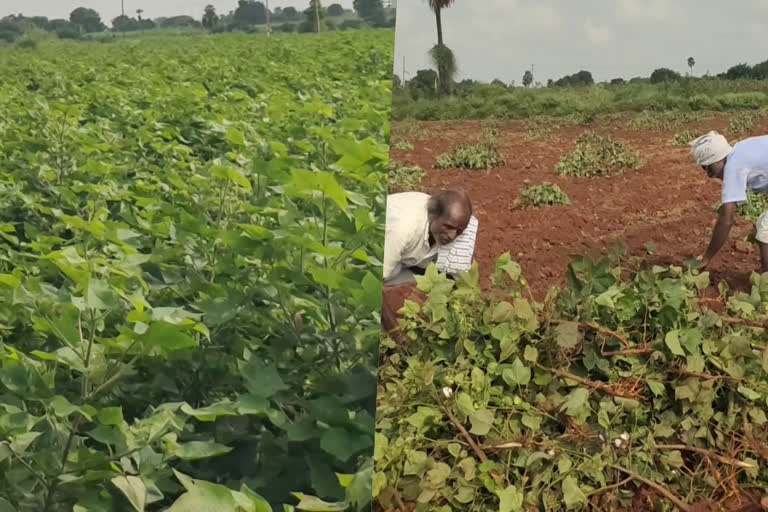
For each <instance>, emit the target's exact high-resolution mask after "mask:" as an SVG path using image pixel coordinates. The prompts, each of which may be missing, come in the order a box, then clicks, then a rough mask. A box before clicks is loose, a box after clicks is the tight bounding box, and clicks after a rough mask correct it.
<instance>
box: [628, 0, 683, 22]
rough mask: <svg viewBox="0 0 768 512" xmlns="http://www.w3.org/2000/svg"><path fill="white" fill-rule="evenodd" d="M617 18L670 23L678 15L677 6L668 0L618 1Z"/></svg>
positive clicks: (678, 9)
mask: <svg viewBox="0 0 768 512" xmlns="http://www.w3.org/2000/svg"><path fill="white" fill-rule="evenodd" d="M616 9H617V11H618V16H619V17H620V18H623V19H624V20H625V21H631V22H637V21H654V22H665V21H672V20H674V19H675V18H677V17H678V15H679V14H680V8H679V6H678V5H675V4H673V3H672V2H670V1H668V0H618V2H617V3H616Z"/></svg>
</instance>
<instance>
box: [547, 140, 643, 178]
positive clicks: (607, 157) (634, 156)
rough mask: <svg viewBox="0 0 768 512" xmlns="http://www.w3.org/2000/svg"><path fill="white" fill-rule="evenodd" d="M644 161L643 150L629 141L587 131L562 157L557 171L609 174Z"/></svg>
mask: <svg viewBox="0 0 768 512" xmlns="http://www.w3.org/2000/svg"><path fill="white" fill-rule="evenodd" d="M642 164H643V159H642V157H641V156H640V153H638V152H637V150H635V149H634V148H633V147H632V146H631V145H630V144H628V143H626V142H624V141H617V140H613V139H611V138H610V137H604V136H602V135H598V134H597V133H594V132H591V131H588V132H584V133H582V134H581V135H579V137H578V138H577V139H576V149H574V150H573V151H572V152H570V153H569V154H567V155H565V156H564V157H563V158H561V159H560V161H559V162H558V163H557V166H556V167H555V172H556V173H557V174H560V175H563V176H579V177H598V176H610V175H613V174H619V173H621V172H623V171H625V170H629V169H638V168H639V167H640V166H642Z"/></svg>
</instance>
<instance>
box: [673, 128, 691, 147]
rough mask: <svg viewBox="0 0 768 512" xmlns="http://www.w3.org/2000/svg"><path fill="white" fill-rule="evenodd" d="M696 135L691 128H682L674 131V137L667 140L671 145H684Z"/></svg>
mask: <svg viewBox="0 0 768 512" xmlns="http://www.w3.org/2000/svg"><path fill="white" fill-rule="evenodd" d="M696 137H697V135H696V134H695V133H694V132H692V131H691V130H684V131H682V132H679V133H676V134H675V135H674V137H672V138H671V139H670V140H669V144H670V145H671V146H686V145H688V144H690V143H691V142H693V140H694V139H695V138H696Z"/></svg>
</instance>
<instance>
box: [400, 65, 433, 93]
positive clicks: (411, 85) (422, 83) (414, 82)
mask: <svg viewBox="0 0 768 512" xmlns="http://www.w3.org/2000/svg"><path fill="white" fill-rule="evenodd" d="M437 81H438V76H437V72H436V71H435V70H434V69H420V70H418V71H417V72H416V76H414V77H413V78H412V79H410V80H409V81H408V84H407V85H408V90H409V91H410V93H411V95H412V96H413V97H414V98H420V97H432V96H435V94H437Z"/></svg>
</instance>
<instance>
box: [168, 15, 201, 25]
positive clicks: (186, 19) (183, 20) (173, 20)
mask: <svg viewBox="0 0 768 512" xmlns="http://www.w3.org/2000/svg"><path fill="white" fill-rule="evenodd" d="M159 24H160V27H162V28H183V27H195V28H200V27H201V26H202V25H201V24H200V22H199V21H197V20H196V19H195V18H193V17H192V16H172V17H170V18H165V19H164V20H162V21H161V22H160V23H159Z"/></svg>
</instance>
